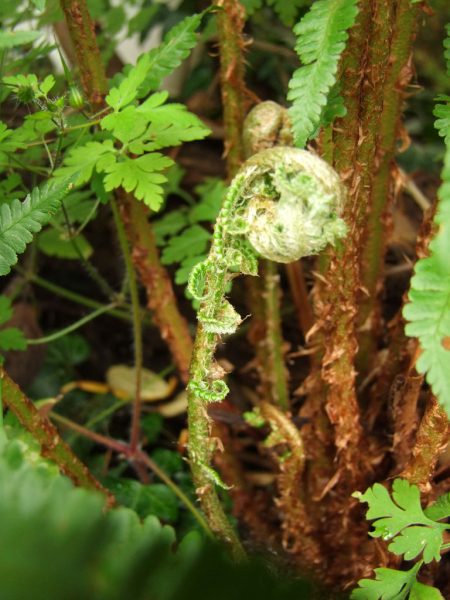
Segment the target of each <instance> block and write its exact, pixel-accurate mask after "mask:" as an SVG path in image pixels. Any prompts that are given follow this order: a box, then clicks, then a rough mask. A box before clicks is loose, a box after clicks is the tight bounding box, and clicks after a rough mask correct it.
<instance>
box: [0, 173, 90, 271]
mask: <svg viewBox="0 0 450 600" xmlns="http://www.w3.org/2000/svg"><path fill="white" fill-rule="evenodd" d="M77 176H78V174H77V175H76V176H74V177H71V178H69V179H59V180H57V181H56V182H52V183H47V184H45V185H44V186H42V187H41V188H34V189H33V191H32V192H31V194H28V196H27V197H26V198H25V200H24V201H23V202H20V201H19V200H12V201H11V202H8V203H5V204H2V205H1V206H0V275H7V274H8V273H9V271H10V270H11V266H12V265H14V264H15V263H16V262H17V255H18V254H21V253H22V252H23V251H24V250H25V248H26V246H27V244H29V243H30V242H31V240H32V239H33V234H34V233H37V232H38V231H40V230H41V229H42V226H43V225H45V224H46V223H48V222H49V221H50V218H51V217H52V215H53V214H54V213H55V212H56V211H57V210H58V208H59V207H60V205H61V200H62V199H63V198H64V196H65V195H66V194H67V192H68V191H69V189H70V188H71V186H72V182H73V181H74V180H75V179H76V177H77Z"/></svg>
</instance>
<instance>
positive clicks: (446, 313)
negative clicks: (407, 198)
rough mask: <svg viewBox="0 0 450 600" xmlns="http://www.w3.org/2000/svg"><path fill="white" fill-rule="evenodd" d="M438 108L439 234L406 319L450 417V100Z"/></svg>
mask: <svg viewBox="0 0 450 600" xmlns="http://www.w3.org/2000/svg"><path fill="white" fill-rule="evenodd" d="M441 99H442V100H446V104H439V105H437V106H436V109H435V112H434V114H435V116H436V117H438V120H437V121H436V128H437V129H438V131H439V135H441V136H442V137H443V138H444V141H445V147H446V150H445V156H444V168H443V171H442V185H441V187H440V189H439V192H438V198H439V204H438V210H437V213H436V217H435V223H436V225H437V226H438V227H439V230H438V233H437V235H436V236H435V238H434V239H433V240H432V241H431V243H430V245H429V249H430V256H428V257H426V258H422V259H421V260H419V261H418V262H417V263H416V265H415V270H414V276H413V278H412V279H411V289H410V292H409V303H408V304H407V305H406V306H405V308H404V309H403V316H404V317H405V319H406V320H407V321H409V323H408V324H407V326H406V328H405V331H406V334H407V335H409V336H411V337H417V338H418V339H419V342H420V346H421V348H422V353H421V355H420V357H419V360H418V361H417V363H416V369H417V370H418V371H419V373H424V374H425V375H426V380H427V382H428V383H429V384H430V386H431V388H432V390H433V393H434V394H435V396H436V397H437V398H438V400H439V402H440V403H441V404H442V406H443V407H444V409H445V410H446V411H447V414H448V415H449V416H450V260H449V256H450V98H445V97H443V98H441Z"/></svg>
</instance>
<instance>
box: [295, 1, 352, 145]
mask: <svg viewBox="0 0 450 600" xmlns="http://www.w3.org/2000/svg"><path fill="white" fill-rule="evenodd" d="M357 13H358V9H357V0H318V1H317V2H315V3H314V4H313V5H312V7H311V9H310V11H309V12H308V13H307V14H306V15H305V16H304V17H303V19H302V20H301V21H300V22H299V23H298V25H296V27H295V28H294V32H295V33H296V35H297V36H298V40H297V45H296V51H297V54H298V55H299V57H300V59H301V61H302V63H303V66H301V67H300V68H299V69H297V71H295V73H294V75H293V77H292V79H291V81H290V83H289V94H288V100H291V101H292V103H293V104H292V106H291V108H290V111H289V112H290V116H291V119H292V128H293V130H294V137H295V144H296V146H298V147H299V148H302V147H304V146H305V145H306V142H307V141H308V139H309V138H310V137H311V136H312V135H313V134H314V133H315V132H316V131H317V128H318V127H319V125H320V121H321V115H322V111H323V109H324V107H325V106H326V104H327V98H328V94H329V92H330V90H331V88H332V87H333V85H334V84H335V82H336V73H337V68H338V63H339V58H340V56H341V54H342V52H343V50H344V48H345V44H346V41H347V38H348V34H347V30H348V29H349V28H350V27H352V25H353V24H354V22H355V19H356V15H357Z"/></svg>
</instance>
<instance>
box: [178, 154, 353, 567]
mask: <svg viewBox="0 0 450 600" xmlns="http://www.w3.org/2000/svg"><path fill="white" fill-rule="evenodd" d="M344 201H345V188H344V186H343V185H342V183H341V181H340V179H339V177H338V175H337V174H336V172H335V171H334V170H333V169H332V168H331V167H330V166H329V165H328V164H327V163H326V162H324V161H323V160H322V159H320V158H319V157H317V156H315V155H313V154H311V153H309V152H307V151H305V150H299V149H296V148H291V147H286V146H278V147H275V148H270V149H266V150H262V151H260V152H258V153H257V154H255V155H254V156H253V157H252V158H250V159H249V160H247V161H246V162H245V163H244V165H243V166H242V168H241V169H240V171H239V172H238V173H237V175H236V177H235V178H234V179H233V181H232V182H231V185H230V187H229V190H228V193H227V195H226V198H225V200H224V203H223V206H222V209H221V211H220V213H219V217H218V219H217V222H216V226H215V230H214V236H213V242H212V246H211V250H210V253H209V256H208V258H207V259H206V260H205V261H203V262H202V263H199V264H198V265H196V266H195V267H194V269H193V270H192V272H191V275H190V279H189V284H188V289H189V291H190V293H191V294H192V295H193V296H194V298H196V299H197V300H199V301H200V302H201V305H200V309H199V311H198V321H199V327H198V331H197V336H196V341H195V345H194V352H193V358H192V363H191V371H190V380H189V384H188V395H189V401H188V416H189V458H190V462H191V468H192V472H193V476H194V481H195V485H196V487H197V493H198V495H199V497H200V499H201V501H202V504H203V508H204V510H205V513H206V515H207V517H208V520H209V523H210V526H211V529H212V530H213V531H214V532H215V533H216V534H217V535H218V536H219V537H221V538H222V539H223V540H224V541H226V542H228V543H229V544H230V545H231V547H232V549H233V550H234V554H235V556H236V557H239V556H241V555H242V549H241V546H240V543H239V540H238V538H237V536H236V534H235V532H234V530H233V529H232V527H231V525H230V523H229V522H228V520H227V518H226V516H225V514H224V512H223V509H222V507H221V505H220V501H219V498H218V496H217V493H216V491H215V487H214V486H215V485H219V486H220V485H223V484H222V482H221V481H220V478H219V476H218V474H217V473H216V472H215V471H214V470H213V469H212V468H211V466H210V463H211V459H212V455H213V453H214V450H215V442H214V440H213V439H212V438H210V435H209V433H210V432H209V418H208V415H207V404H208V403H209V402H218V401H221V400H223V399H224V398H225V396H226V395H227V393H228V387H227V385H226V383H225V382H224V381H223V374H224V373H223V371H221V369H220V368H218V365H217V363H215V361H214V352H215V349H216V346H217V343H218V341H219V339H220V337H221V336H222V335H226V334H231V333H233V332H234V331H236V329H237V327H238V326H239V324H240V322H241V317H240V315H239V314H238V313H237V312H236V311H235V309H234V308H233V306H232V305H231V304H230V302H229V301H228V300H227V298H226V295H227V291H228V289H229V286H230V283H231V282H232V280H233V279H234V278H235V277H237V276H238V275H239V274H241V273H242V274H247V275H257V274H258V256H260V257H263V258H267V259H270V260H274V261H277V262H282V263H289V262H293V261H295V260H298V259H299V258H301V257H303V256H308V255H311V254H317V253H319V252H321V251H322V250H323V249H324V248H325V247H326V246H327V245H328V244H334V243H336V242H337V240H338V239H339V238H341V237H342V236H343V235H344V234H345V224H344V222H343V220H342V219H341V217H340V214H341V210H342V208H343V205H344Z"/></svg>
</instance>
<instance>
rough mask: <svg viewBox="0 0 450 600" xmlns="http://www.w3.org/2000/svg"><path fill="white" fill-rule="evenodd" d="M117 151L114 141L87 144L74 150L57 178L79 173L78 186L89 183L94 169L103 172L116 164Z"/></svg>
mask: <svg viewBox="0 0 450 600" xmlns="http://www.w3.org/2000/svg"><path fill="white" fill-rule="evenodd" d="M115 154H116V150H115V148H114V145H113V142H112V140H105V141H104V142H87V144H85V145H84V146H79V147H77V148H73V149H72V150H70V152H69V153H68V154H67V156H66V158H65V159H64V165H65V166H63V167H61V168H60V169H58V170H57V171H55V175H56V177H67V176H70V175H73V174H74V173H79V176H78V178H77V180H76V184H77V185H81V184H83V183H86V182H87V181H89V180H90V179H91V177H92V174H93V172H94V169H96V170H97V171H103V170H104V168H105V167H106V165H108V164H110V163H111V162H114V160H115Z"/></svg>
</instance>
